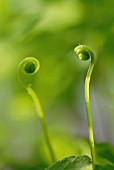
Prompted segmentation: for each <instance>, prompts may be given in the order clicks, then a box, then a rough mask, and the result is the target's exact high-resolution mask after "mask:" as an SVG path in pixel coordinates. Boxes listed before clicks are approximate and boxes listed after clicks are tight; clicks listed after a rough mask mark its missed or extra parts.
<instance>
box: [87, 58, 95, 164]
mask: <svg viewBox="0 0 114 170" xmlns="http://www.w3.org/2000/svg"><path fill="white" fill-rule="evenodd" d="M93 67H94V62H92V61H91V65H90V67H89V69H88V72H87V76H86V79H85V103H86V111H87V120H88V131H89V141H90V149H91V156H92V163H93V167H94V164H95V162H96V154H95V145H94V135H93V125H92V117H91V110H90V96H89V84H90V78H91V74H92V71H93Z"/></svg>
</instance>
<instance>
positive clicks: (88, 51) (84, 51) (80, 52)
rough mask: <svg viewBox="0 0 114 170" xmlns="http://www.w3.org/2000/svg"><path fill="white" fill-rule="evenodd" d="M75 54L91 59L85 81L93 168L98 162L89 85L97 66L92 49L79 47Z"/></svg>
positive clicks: (84, 46) (80, 57) (82, 58)
mask: <svg viewBox="0 0 114 170" xmlns="http://www.w3.org/2000/svg"><path fill="white" fill-rule="evenodd" d="M74 52H75V54H76V55H77V56H78V58H79V59H80V60H84V61H86V60H89V59H91V63H90V66H89V69H88V72H87V75H86V79H85V104H86V112H87V120H88V132H89V141H90V149H91V157H92V163H93V167H94V164H95V161H96V158H95V157H96V155H95V145H94V135H93V125H92V117H91V110H90V96H89V84H90V78H91V74H92V71H93V68H94V65H95V56H94V54H93V52H92V51H91V49H90V48H89V47H88V46H86V45H79V46H77V47H76V48H75V49H74Z"/></svg>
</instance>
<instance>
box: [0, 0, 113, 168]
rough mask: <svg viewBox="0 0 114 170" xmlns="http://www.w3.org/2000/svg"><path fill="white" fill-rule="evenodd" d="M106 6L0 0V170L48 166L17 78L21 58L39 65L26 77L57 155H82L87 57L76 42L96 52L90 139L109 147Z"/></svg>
mask: <svg viewBox="0 0 114 170" xmlns="http://www.w3.org/2000/svg"><path fill="white" fill-rule="evenodd" d="M113 8H114V2H113V0H109V1H106V0H95V1H91V0H86V1H84V0H70V1H69V0H20V1H18V0H0V168H1V169H2V170H20V169H21V170H26V169H27V170H29V169H30V170H32V169H34V170H35V169H38V170H41V169H43V168H44V167H46V166H47V165H48V164H50V159H49V154H48V150H47V148H46V146H45V141H44V138H43V134H42V131H41V127H40V123H39V120H38V118H37V114H36V110H35V108H34V104H33V102H32V99H31V98H30V96H29V95H28V94H27V92H26V90H25V89H23V87H22V85H21V84H20V82H19V81H18V78H17V66H18V63H19V62H20V61H21V60H22V59H24V58H25V57H28V56H34V57H36V58H38V60H39V61H40V63H41V68H40V70H39V72H38V73H37V75H36V76H34V77H33V78H32V77H31V82H32V86H33V88H34V89H35V91H36V93H37V94H38V96H39V98H40V101H41V104H42V107H43V110H44V112H45V116H46V122H47V124H48V128H49V131H50V136H51V138H52V141H53V145H54V148H55V152H56V155H57V158H58V159H59V158H62V157H64V156H68V155H71V154H75V155H79V154H82V153H88V154H89V149H88V142H87V141H86V140H85V138H88V131H87V119H86V112H85V103H84V79H85V76H86V72H87V69H88V65H89V62H90V61H88V62H81V61H79V60H78V59H77V58H76V56H75V54H74V51H73V50H74V48H75V47H76V46H77V45H79V44H86V45H88V46H90V47H91V48H92V49H93V51H94V53H95V56H96V66H95V68H94V72H93V74H92V79H91V88H90V91H91V110H92V116H93V126H94V134H95V140H96V142H101V141H106V142H110V143H112V144H114V134H113V133H114V132H113V129H114V123H113V122H114V75H113V72H114V71H113V70H114V12H113ZM82 137H84V139H82Z"/></svg>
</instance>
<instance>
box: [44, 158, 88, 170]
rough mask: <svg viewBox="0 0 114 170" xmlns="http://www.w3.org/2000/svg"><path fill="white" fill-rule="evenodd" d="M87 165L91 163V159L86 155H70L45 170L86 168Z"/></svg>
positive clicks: (78, 169) (77, 169)
mask: <svg viewBox="0 0 114 170" xmlns="http://www.w3.org/2000/svg"><path fill="white" fill-rule="evenodd" d="M87 165H91V160H90V158H89V157H88V156H85V155H84V156H79V157H75V156H70V157H68V158H64V159H62V160H60V161H58V162H56V163H54V164H53V165H51V166H50V167H48V168H46V169H45V170H81V169H82V168H86V167H87Z"/></svg>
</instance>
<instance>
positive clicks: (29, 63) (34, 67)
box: [18, 57, 40, 74]
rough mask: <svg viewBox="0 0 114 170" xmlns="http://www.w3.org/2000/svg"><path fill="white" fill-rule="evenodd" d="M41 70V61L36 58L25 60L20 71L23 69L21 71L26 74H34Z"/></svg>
mask: <svg viewBox="0 0 114 170" xmlns="http://www.w3.org/2000/svg"><path fill="white" fill-rule="evenodd" d="M39 68H40V63H39V61H38V60H37V59H36V58H34V57H27V58H25V59H23V60H22V61H21V62H20V64H19V67H18V69H21V71H22V72H23V73H25V74H34V73H36V72H37V71H38V70H39Z"/></svg>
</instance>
